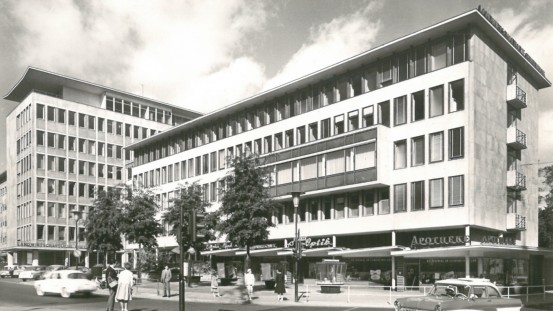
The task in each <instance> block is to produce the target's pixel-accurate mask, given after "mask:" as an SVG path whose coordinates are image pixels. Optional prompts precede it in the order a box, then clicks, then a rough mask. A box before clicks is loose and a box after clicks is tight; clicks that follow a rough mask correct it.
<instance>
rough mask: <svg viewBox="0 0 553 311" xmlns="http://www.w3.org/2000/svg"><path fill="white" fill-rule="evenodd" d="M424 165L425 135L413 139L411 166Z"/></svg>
mask: <svg viewBox="0 0 553 311" xmlns="http://www.w3.org/2000/svg"><path fill="white" fill-rule="evenodd" d="M419 165H424V136H419V137H415V138H412V139H411V166H419Z"/></svg>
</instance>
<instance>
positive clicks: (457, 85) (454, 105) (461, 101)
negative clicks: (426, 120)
mask: <svg viewBox="0 0 553 311" xmlns="http://www.w3.org/2000/svg"><path fill="white" fill-rule="evenodd" d="M464 109H465V80H463V79H461V80H457V81H453V82H451V83H449V112H455V111H460V110H464Z"/></svg>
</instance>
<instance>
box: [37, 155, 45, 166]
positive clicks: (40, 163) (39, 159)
mask: <svg viewBox="0 0 553 311" xmlns="http://www.w3.org/2000/svg"><path fill="white" fill-rule="evenodd" d="M36 168H37V169H44V155H43V154H40V153H38V154H37V155H36Z"/></svg>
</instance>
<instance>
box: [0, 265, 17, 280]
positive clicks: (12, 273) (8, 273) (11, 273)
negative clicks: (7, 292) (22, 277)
mask: <svg viewBox="0 0 553 311" xmlns="http://www.w3.org/2000/svg"><path fill="white" fill-rule="evenodd" d="M16 271H17V274H16ZM19 271H20V267H19V266H18V265H13V266H5V267H4V269H2V271H0V277H1V278H9V277H12V278H16V277H18V276H19Z"/></svg>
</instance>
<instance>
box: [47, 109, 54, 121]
mask: <svg viewBox="0 0 553 311" xmlns="http://www.w3.org/2000/svg"><path fill="white" fill-rule="evenodd" d="M46 112H47V118H48V121H56V108H54V107H50V106H49V107H48V108H47V109H46Z"/></svg>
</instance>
